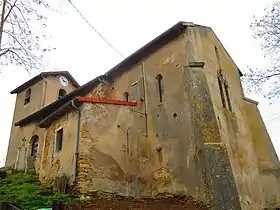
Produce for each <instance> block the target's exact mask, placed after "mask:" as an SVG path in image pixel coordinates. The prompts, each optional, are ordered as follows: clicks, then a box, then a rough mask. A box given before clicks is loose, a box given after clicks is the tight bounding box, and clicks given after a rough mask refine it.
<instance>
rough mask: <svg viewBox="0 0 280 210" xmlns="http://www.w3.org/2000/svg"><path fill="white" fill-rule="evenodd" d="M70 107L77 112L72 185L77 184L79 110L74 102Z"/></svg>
mask: <svg viewBox="0 0 280 210" xmlns="http://www.w3.org/2000/svg"><path fill="white" fill-rule="evenodd" d="M71 103H72V107H73V108H74V109H76V110H77V111H78V119H77V123H76V138H75V153H74V161H73V183H74V184H76V182H77V173H78V171H77V169H78V155H79V140H80V122H81V110H80V109H79V108H78V107H77V106H76V105H75V103H74V101H73V100H72V101H71Z"/></svg>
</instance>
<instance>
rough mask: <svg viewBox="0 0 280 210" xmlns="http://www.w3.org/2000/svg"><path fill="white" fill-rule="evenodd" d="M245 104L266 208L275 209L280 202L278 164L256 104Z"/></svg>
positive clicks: (279, 170)
mask: <svg viewBox="0 0 280 210" xmlns="http://www.w3.org/2000/svg"><path fill="white" fill-rule="evenodd" d="M244 102H245V108H246V111H247V116H248V118H250V120H249V126H250V130H251V132H252V140H253V145H254V149H255V151H256V155H257V158H258V168H259V171H260V175H261V183H262V187H263V190H264V193H265V202H266V207H277V204H279V201H280V182H279V181H280V180H279V178H280V164H279V160H278V157H277V154H276V152H275V150H274V147H273V145H272V142H271V140H270V137H269V135H268V133H267V130H266V128H265V125H264V122H263V120H262V118H261V115H260V112H259V110H258V107H257V105H256V104H254V103H251V102H249V101H246V100H245V101H244Z"/></svg>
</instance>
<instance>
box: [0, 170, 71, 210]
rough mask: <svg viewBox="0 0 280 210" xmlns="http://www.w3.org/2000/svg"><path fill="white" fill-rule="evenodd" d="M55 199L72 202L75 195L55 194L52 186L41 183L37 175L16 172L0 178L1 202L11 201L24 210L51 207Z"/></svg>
mask: <svg viewBox="0 0 280 210" xmlns="http://www.w3.org/2000/svg"><path fill="white" fill-rule="evenodd" d="M53 200H63V201H66V202H71V201H72V200H74V197H73V196H71V195H67V194H55V193H53V192H52V190H51V188H50V187H46V186H42V185H40V184H39V181H38V177H37V175H34V174H24V173H15V174H8V175H7V177H5V178H4V179H1V178H0V202H4V201H5V202H9V203H11V204H13V205H15V206H16V207H19V208H20V209H23V210H25V209H26V210H36V209H38V208H42V207H51V205H52V202H53Z"/></svg>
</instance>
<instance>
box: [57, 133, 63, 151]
mask: <svg viewBox="0 0 280 210" xmlns="http://www.w3.org/2000/svg"><path fill="white" fill-rule="evenodd" d="M62 141H63V129H62V128H61V129H59V130H58V131H57V132H56V152H59V151H61V149H62Z"/></svg>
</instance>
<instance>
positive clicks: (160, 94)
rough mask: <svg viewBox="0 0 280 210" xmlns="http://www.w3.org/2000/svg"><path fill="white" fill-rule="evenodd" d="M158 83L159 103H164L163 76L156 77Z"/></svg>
mask: <svg viewBox="0 0 280 210" xmlns="http://www.w3.org/2000/svg"><path fill="white" fill-rule="evenodd" d="M156 79H157V83H158V93H159V101H160V102H163V95H164V88H163V77H162V75H160V74H159V75H157V77H156Z"/></svg>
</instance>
